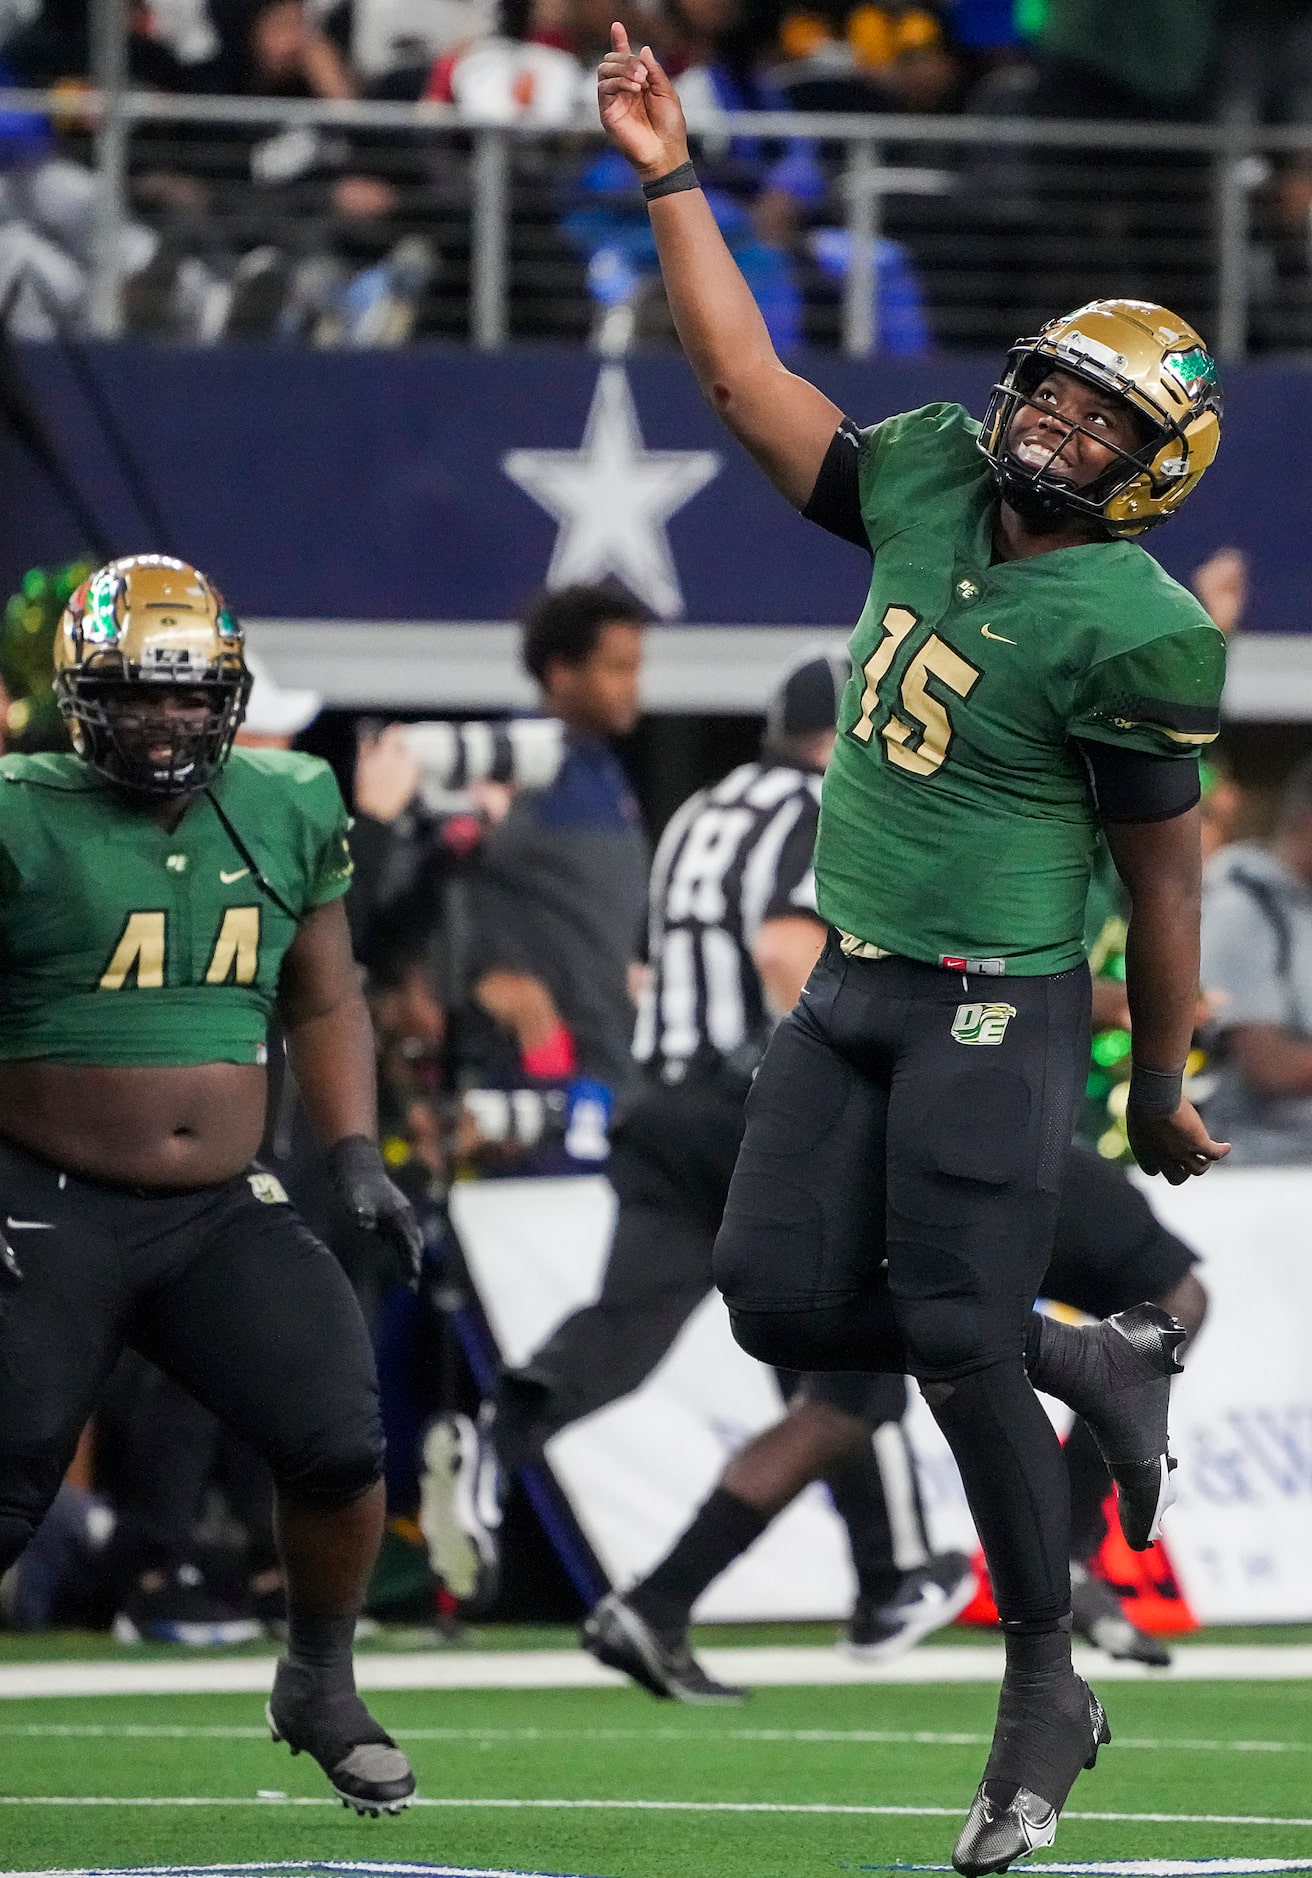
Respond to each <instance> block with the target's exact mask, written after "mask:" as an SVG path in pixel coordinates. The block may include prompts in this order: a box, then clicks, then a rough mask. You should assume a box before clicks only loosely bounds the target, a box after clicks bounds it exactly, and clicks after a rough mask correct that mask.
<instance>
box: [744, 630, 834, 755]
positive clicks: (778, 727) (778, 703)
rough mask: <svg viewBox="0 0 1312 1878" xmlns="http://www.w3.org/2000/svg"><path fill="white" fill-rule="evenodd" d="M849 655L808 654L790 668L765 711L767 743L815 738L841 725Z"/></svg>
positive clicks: (832, 653) (772, 694)
mask: <svg viewBox="0 0 1312 1878" xmlns="http://www.w3.org/2000/svg"><path fill="white" fill-rule="evenodd" d="M851 669H852V668H851V662H850V661H849V659H848V657H847V654H846V653H845V652H842V651H839V650H838V649H837V648H835V649H834V650H833V651H829V652H820V653H815V652H812V653H808V654H807V655H806V656H805V657H804V658H801V659H799V660H798V661H797V663H796V664H795V665H792V666H790V667H789V669H788V671H786V672H785V673H784V675H783V677H782V678H781V679H780V681H779V683H778V684H777V685H776V686H775V688H774V691H773V692H772V693H771V696H770V702H769V703H768V704H767V706H766V709H765V736H766V742H767V743H774V744H777V743H780V742H782V741H784V740H786V739H788V738H790V737H814V736H816V735H818V734H819V732H821V731H822V730H832V729H833V728H834V726H835V724H836V723H837V722H838V701H839V699H840V698H841V697H842V695H843V686H844V685H845V684H846V683H847V679H848V674H849V673H850V671H851Z"/></svg>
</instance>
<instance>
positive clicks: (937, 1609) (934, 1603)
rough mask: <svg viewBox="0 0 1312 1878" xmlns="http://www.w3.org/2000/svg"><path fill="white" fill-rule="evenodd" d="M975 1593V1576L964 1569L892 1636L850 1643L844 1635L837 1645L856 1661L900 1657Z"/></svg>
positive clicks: (948, 1620)
mask: <svg viewBox="0 0 1312 1878" xmlns="http://www.w3.org/2000/svg"><path fill="white" fill-rule="evenodd" d="M974 1595H975V1575H974V1573H973V1572H967V1574H966V1576H965V1577H964V1578H963V1579H962V1581H961V1583H960V1584H959V1585H957V1586H956V1587H955V1588H954V1589H953V1591H952V1592H951V1593H950V1594H949V1593H948V1592H944V1593H943V1596H942V1599H941V1600H938V1599H932V1598H931V1599H930V1600H929V1601H928V1603H925V1604H922V1606H921V1608H920V1609H919V1610H916V1611H914V1612H913V1613H912V1615H911V1620H910V1622H909V1623H908V1624H907V1626H906V1628H905V1629H904V1630H899V1631H898V1633H897V1635H896V1636H895V1637H885V1638H884V1640H883V1642H882V1643H853V1642H852V1640H851V1638H850V1637H844V1638H843V1639H842V1642H841V1643H840V1645H839V1648H840V1649H841V1650H842V1652H843V1654H844V1655H845V1656H850V1657H852V1658H854V1659H855V1661H856V1662H858V1663H888V1662H891V1661H892V1660H893V1659H894V1658H895V1657H898V1656H902V1655H904V1654H905V1652H906V1651H907V1650H911V1649H914V1648H915V1646H916V1644H918V1643H919V1642H920V1640H921V1638H922V1637H928V1636H930V1635H931V1634H932V1633H933V1632H934V1631H935V1630H942V1628H943V1626H944V1625H945V1624H950V1623H951V1622H952V1620H953V1618H955V1617H959V1616H960V1615H961V1613H962V1611H964V1610H965V1608H966V1606H967V1605H968V1604H969V1603H970V1601H971V1599H972V1598H973V1597H974Z"/></svg>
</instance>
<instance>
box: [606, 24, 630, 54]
mask: <svg viewBox="0 0 1312 1878" xmlns="http://www.w3.org/2000/svg"><path fill="white" fill-rule="evenodd" d="M610 49H611V51H612V52H629V51H631V49H632V48H631V47H630V45H629V35H628V34H627V32H625V30H624V28H623V27H622V26H621V25H620V23H619V21H618V20H616V21H615V23H614V25H613V26H612V27H611V29H610Z"/></svg>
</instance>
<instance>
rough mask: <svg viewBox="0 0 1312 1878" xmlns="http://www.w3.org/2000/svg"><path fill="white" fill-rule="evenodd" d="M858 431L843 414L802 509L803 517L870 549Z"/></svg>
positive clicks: (866, 549)
mask: <svg viewBox="0 0 1312 1878" xmlns="http://www.w3.org/2000/svg"><path fill="white" fill-rule="evenodd" d="M860 448H861V432H860V431H859V430H858V428H857V426H856V425H855V424H854V423H853V422H852V420H851V418H850V417H845V418H844V419H843V421H842V423H841V424H840V425H839V426H838V429H837V430H836V431H835V432H834V436H833V441H832V442H831V443H830V445H829V448H828V450H826V452H825V460H824V462H823V463H822V464H821V465H820V473H819V475H818V476H817V477H816V479H815V488H814V489H813V490H812V491H811V495H810V499H809V500H808V502H807V505H806V507H805V508H804V509H803V510H802V517H803V519H804V520H805V521H808V522H815V523H817V524H818V526H819V527H821V528H827V529H828V530H829V533H830V534H831V535H837V536H839V538H840V539H841V540H843V541H850V542H852V543H853V544H854V545H855V546H856V547H858V548H864V549H865V551H866V553H867V554H869V553H870V537H869V536H868V535H867V533H866V525H865V520H864V518H863V517H862V514H861V480H860V476H859V474H858V452H859V451H860Z"/></svg>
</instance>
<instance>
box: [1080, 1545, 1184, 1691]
mask: <svg viewBox="0 0 1312 1878" xmlns="http://www.w3.org/2000/svg"><path fill="white" fill-rule="evenodd" d="M1071 1615H1072V1617H1073V1619H1074V1628H1075V1635H1076V1636H1077V1637H1082V1638H1083V1639H1084V1641H1085V1642H1086V1643H1091V1644H1092V1645H1093V1647H1094V1649H1095V1650H1102V1651H1103V1652H1104V1653H1105V1654H1106V1655H1107V1656H1110V1657H1113V1658H1114V1659H1115V1660H1116V1661H1117V1662H1120V1663H1147V1664H1148V1665H1149V1667H1150V1668H1152V1669H1169V1668H1170V1667H1171V1652H1170V1651H1169V1650H1168V1649H1167V1647H1166V1645H1165V1644H1164V1643H1163V1642H1162V1641H1161V1640H1160V1638H1158V1637H1153V1636H1150V1635H1149V1634H1148V1632H1147V1631H1146V1630H1140V1628H1139V1626H1138V1625H1137V1624H1136V1623H1133V1622H1131V1620H1130V1619H1129V1618H1128V1617H1127V1616H1126V1615H1125V1612H1124V1610H1123V1609H1122V1608H1121V1600H1120V1599H1119V1598H1118V1597H1117V1595H1116V1593H1115V1592H1114V1591H1113V1590H1112V1588H1111V1586H1110V1585H1109V1584H1104V1582H1103V1580H1102V1579H1101V1578H1095V1577H1094V1576H1093V1575H1092V1573H1091V1572H1090V1571H1089V1569H1088V1567H1087V1566H1084V1565H1079V1564H1076V1563H1074V1562H1072V1564H1071Z"/></svg>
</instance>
